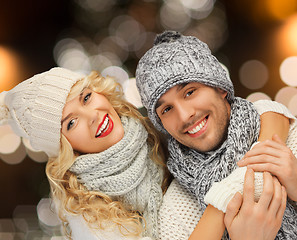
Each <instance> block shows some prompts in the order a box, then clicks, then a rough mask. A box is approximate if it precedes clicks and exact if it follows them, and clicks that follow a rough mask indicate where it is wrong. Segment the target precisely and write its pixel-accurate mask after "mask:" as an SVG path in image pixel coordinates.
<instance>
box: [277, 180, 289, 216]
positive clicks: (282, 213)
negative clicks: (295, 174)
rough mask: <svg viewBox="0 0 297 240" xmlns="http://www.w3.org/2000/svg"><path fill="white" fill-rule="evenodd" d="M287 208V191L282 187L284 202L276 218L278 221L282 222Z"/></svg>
mask: <svg viewBox="0 0 297 240" xmlns="http://www.w3.org/2000/svg"><path fill="white" fill-rule="evenodd" d="M286 206H287V191H286V188H285V187H284V186H282V202H281V206H280V208H279V210H278V212H277V214H276V217H277V218H278V219H280V220H281V219H282V218H283V215H284V213H285V210H286Z"/></svg>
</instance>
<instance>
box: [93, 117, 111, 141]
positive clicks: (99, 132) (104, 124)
mask: <svg viewBox="0 0 297 240" xmlns="http://www.w3.org/2000/svg"><path fill="white" fill-rule="evenodd" d="M108 123H109V118H108V116H107V117H106V118H105V120H104V122H103V124H102V126H101V127H100V129H99V130H98V132H97V133H96V137H98V136H100V135H101V133H102V131H103V130H104V129H105V128H106V127H107V124H108Z"/></svg>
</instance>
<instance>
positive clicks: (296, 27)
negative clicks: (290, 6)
mask: <svg viewBox="0 0 297 240" xmlns="http://www.w3.org/2000/svg"><path fill="white" fill-rule="evenodd" d="M296 2H297V1H296ZM277 34H278V36H277V40H278V42H277V46H278V47H279V48H280V49H281V51H282V53H283V55H284V56H286V57H287V56H292V55H297V41H296V39H297V14H294V15H292V16H291V17H290V18H288V19H287V20H286V21H285V22H284V24H283V25H282V27H281V28H280V30H279V31H278V32H277Z"/></svg>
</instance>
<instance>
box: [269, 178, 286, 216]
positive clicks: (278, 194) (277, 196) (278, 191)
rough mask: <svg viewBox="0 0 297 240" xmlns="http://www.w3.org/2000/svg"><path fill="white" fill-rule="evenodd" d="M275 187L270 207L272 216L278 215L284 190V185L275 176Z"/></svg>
mask: <svg viewBox="0 0 297 240" xmlns="http://www.w3.org/2000/svg"><path fill="white" fill-rule="evenodd" d="M273 189H274V194H273V198H272V200H271V203H270V207H269V208H270V214H271V215H272V216H277V213H278V212H279V209H280V207H281V205H282V197H283V190H282V185H281V184H280V183H279V181H278V180H277V178H275V177H274V178H273Z"/></svg>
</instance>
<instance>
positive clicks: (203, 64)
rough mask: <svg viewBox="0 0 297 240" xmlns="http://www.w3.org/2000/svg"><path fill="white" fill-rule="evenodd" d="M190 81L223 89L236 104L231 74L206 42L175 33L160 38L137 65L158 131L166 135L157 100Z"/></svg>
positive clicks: (145, 101) (141, 91)
mask: <svg viewBox="0 0 297 240" xmlns="http://www.w3.org/2000/svg"><path fill="white" fill-rule="evenodd" d="M188 82H199V83H202V84H205V85H208V86H210V87H216V88H220V89H222V90H224V91H226V92H227V99H228V101H229V102H232V101H233V98H234V88H233V84H232V82H231V80H230V78H229V75H228V73H227V72H226V70H225V69H224V68H223V67H222V65H221V64H220V63H219V61H218V60H217V59H216V58H215V57H214V56H213V55H212V54H211V51H210V49H209V48H208V46H207V45H206V44H205V43H204V42H201V41H200V40H199V39H197V38H196V37H193V36H183V35H181V34H180V33H179V32H174V31H165V32H163V33H162V34H159V35H157V37H156V39H155V42H154V46H153V47H152V48H151V49H150V50H148V51H147V52H146V53H145V55H144V56H143V57H142V58H141V59H140V61H139V63H138V66H137V69H136V85H137V88H138V91H139V94H140V96H141V101H142V104H143V106H144V107H145V108H146V109H147V112H148V117H149V118H150V120H151V121H152V123H153V124H154V126H155V127H156V128H157V129H158V130H160V131H162V132H166V130H165V129H164V127H163V125H162V123H161V121H160V119H159V117H158V115H157V114H156V111H155V110H156V109H155V106H156V103H157V101H158V100H159V98H160V97H161V96H162V95H163V94H164V93H165V92H166V91H168V90H169V89H170V88H172V87H173V86H175V85H178V84H182V83H188Z"/></svg>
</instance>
